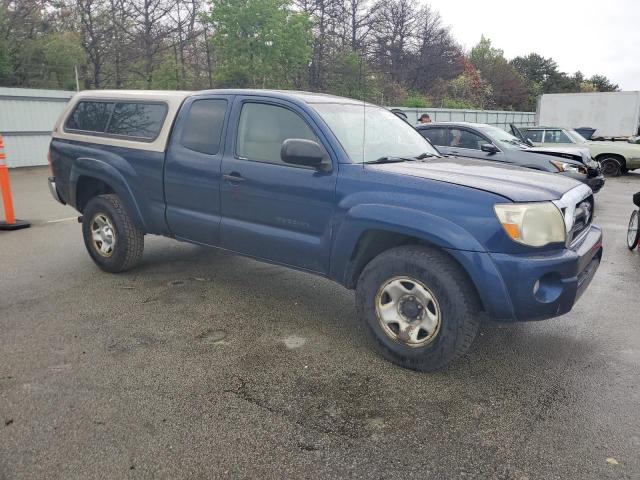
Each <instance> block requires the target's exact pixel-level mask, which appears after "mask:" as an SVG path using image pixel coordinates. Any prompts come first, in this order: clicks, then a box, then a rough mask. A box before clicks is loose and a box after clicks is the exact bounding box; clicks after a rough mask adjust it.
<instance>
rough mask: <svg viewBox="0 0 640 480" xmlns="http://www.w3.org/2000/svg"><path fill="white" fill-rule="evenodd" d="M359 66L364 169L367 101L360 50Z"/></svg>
mask: <svg viewBox="0 0 640 480" xmlns="http://www.w3.org/2000/svg"><path fill="white" fill-rule="evenodd" d="M359 58H360V62H359V63H360V65H359V66H360V68H359V72H358V76H359V77H360V78H359V83H360V92H361V94H362V169H363V170H364V159H365V156H364V155H365V152H366V149H365V143H366V139H367V138H366V137H367V112H366V110H367V102H366V100H365V85H364V80H363V79H364V75H363V62H364V59H363V58H362V52H361V53H360V56H359Z"/></svg>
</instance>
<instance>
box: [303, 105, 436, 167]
mask: <svg viewBox="0 0 640 480" xmlns="http://www.w3.org/2000/svg"><path fill="white" fill-rule="evenodd" d="M313 108H315V109H316V111H317V112H318V113H319V114H320V116H321V117H322V118H323V119H324V121H325V122H327V125H329V128H331V130H332V131H333V133H334V134H335V135H336V137H338V140H339V141H340V143H341V144H342V147H343V148H344V149H345V151H346V152H347V155H349V158H350V159H351V161H352V162H354V163H361V162H365V163H367V162H375V161H376V160H379V159H380V158H383V157H407V158H414V157H417V156H419V155H422V154H424V153H427V154H430V155H439V154H438V152H437V151H436V150H435V149H434V148H433V147H432V146H431V144H430V143H429V142H428V141H426V140H425V139H424V138H423V137H422V135H420V134H419V133H418V132H417V131H416V130H415V129H414V128H413V127H411V126H410V125H408V124H406V123H405V122H403V121H402V120H400V119H399V118H398V117H397V116H395V115H394V114H393V113H391V112H390V111H389V110H386V109H384V108H381V107H376V106H373V105H366V106H365V105H364V104H363V105H356V104H343V103H342V104H341V103H316V104H313Z"/></svg>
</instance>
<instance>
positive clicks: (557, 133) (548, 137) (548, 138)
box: [544, 130, 572, 143]
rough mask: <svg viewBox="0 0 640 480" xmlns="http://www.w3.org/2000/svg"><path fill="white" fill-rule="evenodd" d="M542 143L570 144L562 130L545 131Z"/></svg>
mask: <svg viewBox="0 0 640 480" xmlns="http://www.w3.org/2000/svg"><path fill="white" fill-rule="evenodd" d="M544 143H572V142H571V140H570V139H569V137H568V136H567V134H566V133H564V132H563V131H562V130H545V132H544Z"/></svg>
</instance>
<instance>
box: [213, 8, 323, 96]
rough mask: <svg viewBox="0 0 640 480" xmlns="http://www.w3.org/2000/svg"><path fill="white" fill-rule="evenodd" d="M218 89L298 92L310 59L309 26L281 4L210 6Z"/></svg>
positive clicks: (307, 19)
mask: <svg viewBox="0 0 640 480" xmlns="http://www.w3.org/2000/svg"><path fill="white" fill-rule="evenodd" d="M209 21H210V22H211V25H212V28H213V29H214V31H215V33H214V35H213V37H212V45H213V49H214V52H215V58H216V66H217V69H216V75H215V78H216V81H217V82H218V83H219V84H220V85H221V86H235V87H252V88H270V87H276V88H287V87H298V86H300V84H301V82H302V79H303V78H304V77H305V68H306V66H307V65H308V63H309V60H310V59H311V23H310V22H309V18H308V17H307V15H306V14H304V13H297V12H294V11H293V10H292V9H291V7H290V5H289V4H288V3H286V1H285V0H211V13H210V16H209Z"/></svg>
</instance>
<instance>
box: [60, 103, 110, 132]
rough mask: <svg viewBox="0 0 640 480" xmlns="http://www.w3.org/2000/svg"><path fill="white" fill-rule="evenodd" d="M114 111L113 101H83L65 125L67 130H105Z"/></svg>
mask: <svg viewBox="0 0 640 480" xmlns="http://www.w3.org/2000/svg"><path fill="white" fill-rule="evenodd" d="M112 112H113V103H111V102H87V101H82V102H79V103H78V105H76V108H75V110H74V111H73V113H72V114H71V116H70V117H69V119H68V120H67V123H66V125H65V127H66V129H67V130H81V131H83V132H104V131H105V129H106V128H107V123H108V122H109V118H110V117H111V113H112Z"/></svg>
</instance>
